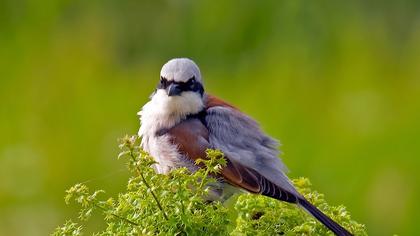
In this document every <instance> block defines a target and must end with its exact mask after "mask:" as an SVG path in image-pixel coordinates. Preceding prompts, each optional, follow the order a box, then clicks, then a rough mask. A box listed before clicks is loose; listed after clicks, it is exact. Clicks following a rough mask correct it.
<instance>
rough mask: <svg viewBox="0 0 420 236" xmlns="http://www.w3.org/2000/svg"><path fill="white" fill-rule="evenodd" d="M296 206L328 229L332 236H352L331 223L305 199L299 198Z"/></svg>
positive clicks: (339, 226)
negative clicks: (300, 207) (332, 233)
mask: <svg viewBox="0 0 420 236" xmlns="http://www.w3.org/2000/svg"><path fill="white" fill-rule="evenodd" d="M298 204H299V205H300V206H302V207H303V208H305V210H307V211H308V212H309V213H310V214H311V215H313V216H314V217H315V218H316V219H317V220H319V222H321V223H322V224H324V225H325V226H326V227H327V228H328V229H330V230H331V231H332V232H334V234H336V235H338V236H352V234H351V233H350V232H349V231H347V230H346V229H345V228H343V227H342V226H341V225H339V224H338V223H337V222H335V221H333V220H332V219H331V218H330V217H328V216H327V215H325V214H324V213H322V212H321V211H320V210H319V209H318V208H316V207H315V206H314V205H312V204H311V203H310V202H308V201H307V200H306V199H303V198H299V200H298Z"/></svg>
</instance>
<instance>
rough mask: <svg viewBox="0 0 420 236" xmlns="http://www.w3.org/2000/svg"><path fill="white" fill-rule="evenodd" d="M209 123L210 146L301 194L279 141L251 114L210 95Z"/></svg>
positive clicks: (279, 185) (283, 187)
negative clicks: (290, 175)
mask: <svg viewBox="0 0 420 236" xmlns="http://www.w3.org/2000/svg"><path fill="white" fill-rule="evenodd" d="M206 104H207V112H206V118H205V123H206V127H207V129H208V139H209V142H210V147H211V148H214V149H219V150H221V151H222V152H223V153H224V154H225V155H226V157H228V158H229V160H231V161H234V162H235V163H237V164H238V165H241V166H242V167H243V168H245V169H247V170H248V171H251V172H253V173H254V175H256V174H258V175H261V176H262V177H264V179H266V180H268V181H269V182H270V183H273V184H274V185H276V186H278V187H279V188H281V189H282V190H284V191H287V192H290V193H293V194H296V196H299V194H298V193H297V191H296V190H295V188H294V187H293V185H292V184H291V182H290V180H289V179H288V178H287V176H286V175H285V174H284V172H285V171H287V170H286V167H285V166H284V164H283V163H282V161H281V159H280V158H279V157H278V156H279V151H278V142H277V141H276V140H274V139H272V138H270V137H269V136H267V135H265V134H264V133H263V132H262V131H261V129H260V127H259V125H258V124H257V123H256V122H255V121H254V120H253V119H251V118H250V117H249V116H247V115H245V114H243V113H242V112H240V111H239V110H238V109H236V108H234V107H233V106H231V105H229V104H227V103H226V102H223V101H222V100H220V99H218V98H216V97H213V96H210V95H207V98H206Z"/></svg>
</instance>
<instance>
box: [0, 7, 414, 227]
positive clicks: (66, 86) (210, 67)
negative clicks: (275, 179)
mask: <svg viewBox="0 0 420 236" xmlns="http://www.w3.org/2000/svg"><path fill="white" fill-rule="evenodd" d="M172 57H191V58H192V59H194V60H195V61H196V62H197V63H198V64H199V66H200V68H201V71H202V74H203V77H204V81H205V85H206V89H207V91H208V92H211V93H213V94H215V95H218V96H220V97H222V98H224V99H226V100H228V101H230V102H231V103H233V104H235V105H236V106H238V107H239V108H241V109H242V110H243V111H245V112H247V113H248V114H250V115H251V116H253V117H254V118H256V119H257V120H258V121H259V122H260V123H261V125H262V127H263V128H264V130H265V131H267V132H268V133H269V134H270V135H272V136H274V137H276V138H278V139H280V140H281V142H282V143H283V146H282V150H283V151H284V155H283V160H284V161H285V163H286V164H287V165H288V167H289V169H290V170H291V171H292V172H291V173H290V175H291V176H294V177H296V176H306V177H308V178H310V179H311V181H312V182H313V184H314V188H315V189H318V190H319V191H320V192H323V193H325V194H326V197H327V200H329V202H330V203H332V204H344V205H346V206H347V207H348V209H349V210H350V212H351V213H352V215H353V218H354V219H355V220H357V221H360V222H362V223H365V224H366V225H367V228H368V231H369V232H370V234H371V235H391V234H393V233H397V234H400V235H414V234H415V233H417V232H419V231H420V225H419V224H418V223H417V221H418V219H419V218H420V214H419V212H420V209H419V204H418V203H417V201H418V199H420V189H419V188H420V185H419V183H418V181H420V178H419V177H420V172H419V170H418V168H419V166H420V4H419V2H418V1H414V0H413V1H408V0H402V1H313V2H312V1H302V0H297V1H278V0H272V1H251V0H245V1H210V0H206V1H193V0H168V1H163V0H159V1H135V0H118V1H117V0H105V1H97V0H93V1H81V0H79V1H77V0H76V1H70V0H56V1H37V0H26V1H24V0H18V1H14V0H10V1H9V0H6V1H4V0H3V1H1V2H0V132H1V135H0V213H1V214H0V235H46V234H48V233H50V232H52V231H53V229H54V228H55V227H56V226H58V225H60V224H62V223H63V222H64V220H65V219H67V218H71V217H75V216H76V212H75V209H74V208H73V207H71V206H70V207H68V206H66V205H65V204H64V201H63V197H64V190H65V189H66V188H68V187H69V186H71V185H72V184H74V183H77V182H82V181H88V182H89V184H88V185H89V186H91V187H92V188H96V187H99V188H104V189H105V190H106V191H107V192H108V194H110V195H112V194H115V193H116V192H118V191H122V190H123V188H124V183H125V181H126V179H127V173H126V171H125V167H124V163H123V162H122V161H118V160H116V154H117V153H118V148H117V141H116V140H117V138H119V137H122V136H123V135H124V134H126V133H128V134H134V133H136V132H137V129H138V126H139V122H138V118H137V116H136V112H137V111H138V110H139V109H140V108H141V106H142V104H144V103H145V102H146V101H147V99H148V95H149V94H150V93H151V92H152V91H153V89H154V87H155V85H156V83H157V80H158V78H159V70H160V66H161V65H162V64H163V63H164V62H166V60H168V59H170V58H172ZM90 227H92V228H95V227H101V226H100V224H99V223H98V224H96V225H95V224H93V226H90Z"/></svg>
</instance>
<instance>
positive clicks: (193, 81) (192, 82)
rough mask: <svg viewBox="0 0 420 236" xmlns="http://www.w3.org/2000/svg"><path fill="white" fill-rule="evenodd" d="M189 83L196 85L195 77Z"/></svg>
mask: <svg viewBox="0 0 420 236" xmlns="http://www.w3.org/2000/svg"><path fill="white" fill-rule="evenodd" d="M189 82H190V83H191V84H194V83H195V76H193V77H191V78H190V79H189Z"/></svg>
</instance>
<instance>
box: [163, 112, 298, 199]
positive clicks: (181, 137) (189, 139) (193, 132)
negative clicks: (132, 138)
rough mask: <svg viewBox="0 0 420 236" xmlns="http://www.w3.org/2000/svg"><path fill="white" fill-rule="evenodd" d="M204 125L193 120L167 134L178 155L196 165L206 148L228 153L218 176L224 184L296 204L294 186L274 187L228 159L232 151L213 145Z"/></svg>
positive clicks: (257, 174) (231, 159)
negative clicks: (225, 162)
mask: <svg viewBox="0 0 420 236" xmlns="http://www.w3.org/2000/svg"><path fill="white" fill-rule="evenodd" d="M232 109H234V108H232ZM207 120H208V119H207V118H206V119H205V121H206V122H207ZM206 122H204V123H206ZM204 123H203V122H202V121H201V120H200V119H199V118H194V117H192V118H189V119H186V120H184V121H182V122H181V123H179V124H178V125H176V126H175V127H173V128H171V129H169V130H167V131H166V133H165V134H166V135H168V136H169V137H170V141H171V142H172V143H173V144H175V145H176V146H177V147H178V151H179V152H180V153H182V154H183V155H184V156H185V157H186V158H188V159H190V160H191V161H195V160H196V159H197V158H202V159H204V158H206V153H205V151H206V149H207V148H218V149H220V150H221V151H222V152H225V151H228V152H229V154H227V153H225V156H226V158H227V166H226V167H224V168H223V169H222V171H221V173H220V174H221V175H222V177H223V179H224V180H225V181H226V182H227V183H229V184H231V185H233V186H236V187H239V188H242V189H245V190H247V191H249V192H252V193H261V194H263V195H266V196H270V197H273V198H277V199H280V200H283V201H288V202H297V198H298V196H299V195H297V194H296V192H295V190H294V188H293V186H292V187H291V188H292V191H290V190H288V189H287V188H283V187H282V186H277V185H276V183H275V182H273V181H271V180H269V179H268V178H267V177H266V176H264V175H262V174H261V173H260V171H258V170H256V169H255V168H252V167H250V166H246V165H243V164H242V163H241V162H240V160H239V161H238V160H237V159H234V158H231V157H230V155H232V154H233V152H234V151H232V150H228V149H224V147H223V146H214V145H212V144H211V138H212V134H211V132H210V130H209V129H208V128H207V126H206V125H205V124H204ZM239 135H240V134H239ZM223 149H224V150H223ZM238 152H243V150H238ZM235 155H236V154H235ZM246 164H249V163H246ZM268 169H269V168H268ZM278 171H279V170H278ZM280 173H281V172H280Z"/></svg>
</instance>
